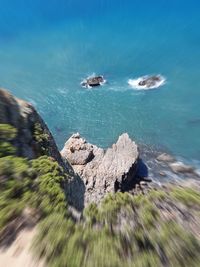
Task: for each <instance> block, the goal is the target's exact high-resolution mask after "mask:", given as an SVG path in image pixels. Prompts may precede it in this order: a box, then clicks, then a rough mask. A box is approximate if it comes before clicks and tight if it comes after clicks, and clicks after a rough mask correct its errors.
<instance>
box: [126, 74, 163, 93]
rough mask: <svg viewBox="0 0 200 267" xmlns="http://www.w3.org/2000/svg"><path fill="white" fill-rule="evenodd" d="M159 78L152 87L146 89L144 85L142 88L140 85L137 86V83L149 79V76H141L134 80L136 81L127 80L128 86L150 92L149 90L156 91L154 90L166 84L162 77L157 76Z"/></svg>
mask: <svg viewBox="0 0 200 267" xmlns="http://www.w3.org/2000/svg"><path fill="white" fill-rule="evenodd" d="M158 76H159V78H160V81H158V82H156V84H155V85H153V86H150V87H147V86H146V85H144V86H142V85H139V82H141V81H143V80H144V79H146V78H148V77H150V76H149V75H147V76H142V77H139V78H136V79H129V80H128V84H129V85H130V86H131V87H132V88H134V89H136V90H151V89H156V88H159V87H160V86H163V85H164V84H165V83H166V79H165V77H163V76H162V75H158Z"/></svg>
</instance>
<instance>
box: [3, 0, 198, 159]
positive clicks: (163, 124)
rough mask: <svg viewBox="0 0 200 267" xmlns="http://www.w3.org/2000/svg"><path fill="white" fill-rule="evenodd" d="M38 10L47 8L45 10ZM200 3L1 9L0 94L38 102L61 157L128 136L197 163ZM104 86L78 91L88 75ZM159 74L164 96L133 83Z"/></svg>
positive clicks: (106, 2) (17, 4) (45, 4)
mask: <svg viewBox="0 0 200 267" xmlns="http://www.w3.org/2000/svg"><path fill="white" fill-rule="evenodd" d="M41 2H42V3H41ZM199 14H200V1H197V0H196V1H195V0H190V1H189V0H185V1H183V0H182V1H181V0H154V1H153V0H152V1H149V0H143V1H139V0H137V1H134V0H126V1H122V0H115V1H114V0H112V1H111V0H96V1H94V0H93V1H91V0H88V1H81V0H73V1H72V0H71V1H70V0H65V1H64V0H60V1H53V0H51V1H50V0H49V1H39V0H35V1H28V0H27V1H25V0H24V1H20V0H18V1H17V0H12V1H11V0H10V1H2V0H0V63H1V64H0V86H1V87H5V88H8V89H9V90H10V91H11V92H12V93H14V94H15V95H17V96H18V97H22V98H24V99H26V100H28V101H30V102H32V103H33V104H34V105H35V106H36V107H37V109H38V110H39V112H40V114H41V115H42V116H43V118H44V120H45V122H46V123H47V124H48V126H49V128H50V129H51V131H52V133H53V135H54V137H55V139H56V141H57V144H58V145H59V147H60V148H61V147H62V145H63V144H64V142H65V141H66V139H67V138H68V137H69V136H70V135H71V134H72V133H74V132H80V133H81V134H82V135H83V136H84V137H85V138H86V139H88V140H89V141H90V142H92V143H95V144H97V145H101V146H103V147H107V146H109V145H111V144H112V143H113V142H114V141H115V140H116V139H117V137H118V135H119V134H121V133H123V132H128V133H129V135H130V136H131V137H132V138H134V140H136V141H137V142H138V143H144V144H149V145H156V146H159V147H162V148H166V149H167V150H169V151H171V152H172V153H174V154H175V155H177V156H182V157H185V158H186V159H189V160H200V138H199V137H200V16H199ZM92 73H96V74H103V75H104V76H105V77H106V79H107V80H108V84H107V85H105V86H103V87H100V88H98V89H95V90H85V89H83V88H81V87H80V85H79V83H80V81H81V80H82V79H83V78H84V77H86V76H88V75H90V74H92ZM157 73H161V74H162V75H164V76H165V77H166V78H167V83H166V85H165V86H164V87H162V88H160V89H157V90H152V91H146V92H143V91H136V90H134V89H132V88H130V87H129V86H128V84H127V80H128V79H129V78H135V77H138V76H142V75H145V74H157Z"/></svg>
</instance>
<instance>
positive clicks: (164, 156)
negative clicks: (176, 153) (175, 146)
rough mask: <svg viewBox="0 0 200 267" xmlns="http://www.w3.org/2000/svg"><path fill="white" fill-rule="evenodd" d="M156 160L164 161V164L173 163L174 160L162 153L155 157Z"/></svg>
mask: <svg viewBox="0 0 200 267" xmlns="http://www.w3.org/2000/svg"><path fill="white" fill-rule="evenodd" d="M157 160H158V161H164V162H174V161H175V159H174V158H173V157H172V156H171V155H169V154H167V153H163V154H161V155H159V156H158V157H157Z"/></svg>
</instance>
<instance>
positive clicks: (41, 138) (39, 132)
mask: <svg viewBox="0 0 200 267" xmlns="http://www.w3.org/2000/svg"><path fill="white" fill-rule="evenodd" d="M33 136H34V139H35V141H36V143H37V145H38V149H39V153H40V154H42V155H47V154H48V151H49V135H48V134H47V133H46V132H44V130H43V129H42V126H41V124H40V123H39V122H37V123H35V125H34V130H33Z"/></svg>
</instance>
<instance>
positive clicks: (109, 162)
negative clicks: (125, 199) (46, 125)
mask: <svg viewBox="0 0 200 267" xmlns="http://www.w3.org/2000/svg"><path fill="white" fill-rule="evenodd" d="M61 155H62V156H63V157H64V158H65V159H66V160H68V161H69V162H70V163H71V164H72V166H73V168H74V170H75V171H76V172H77V173H78V175H79V176H80V177H81V179H82V180H83V182H84V185H85V194H84V202H85V204H87V203H90V202H99V201H100V200H101V199H102V198H103V197H104V196H105V194H106V193H109V192H116V191H122V192H123V191H126V190H127V189H128V187H129V185H130V184H131V183H132V180H133V179H134V177H135V174H136V170H137V162H138V157H139V152H138V147H137V145H136V144H135V143H134V142H133V141H132V140H131V139H130V138H129V136H128V134H123V135H121V136H120V137H119V139H118V141H117V143H116V144H114V145H113V146H112V147H111V148H108V149H107V150H106V151H104V150H103V149H102V148H98V147H97V146H94V145H91V144H89V143H87V142H86V141H85V140H84V139H83V138H81V137H80V135H79V134H75V135H72V137H71V138H70V139H69V140H68V141H67V142H66V144H65V146H64V148H63V150H62V151H61ZM74 191H76V190H73V188H71V190H70V192H71V193H72V192H74ZM74 193H77V192H74ZM71 198H74V197H73V196H71Z"/></svg>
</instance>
